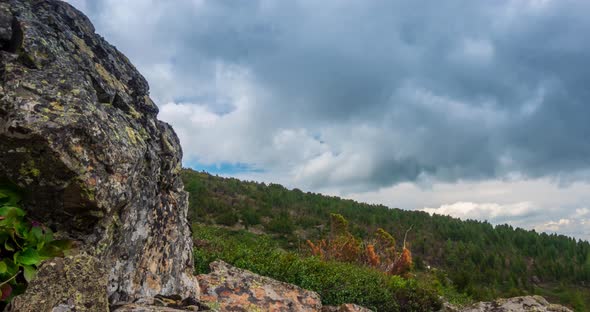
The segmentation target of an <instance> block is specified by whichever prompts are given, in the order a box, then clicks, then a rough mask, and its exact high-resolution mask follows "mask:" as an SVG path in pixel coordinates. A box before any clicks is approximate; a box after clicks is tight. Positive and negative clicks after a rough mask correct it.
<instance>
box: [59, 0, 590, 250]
mask: <svg viewBox="0 0 590 312" xmlns="http://www.w3.org/2000/svg"><path fill="white" fill-rule="evenodd" d="M70 2H71V3H72V4H73V5H74V6H76V7H77V8H78V9H80V10H81V11H83V12H84V13H86V14H87V15H88V16H89V17H90V19H91V20H92V21H93V23H94V24H95V26H96V29H97V32H98V33H100V34H101V35H103V36H104V37H105V38H106V39H107V40H109V41H110V42H111V43H112V44H114V45H115V46H117V48H119V49H120V50H121V51H122V52H124V53H125V54H126V55H127V56H128V57H129V58H130V59H131V61H132V62H134V63H135V64H136V66H137V67H138V68H139V70H140V71H141V72H142V73H143V74H144V75H145V76H146V78H147V79H148V81H149V82H150V85H151V95H152V98H153V99H154V100H155V101H156V102H157V103H158V105H159V107H160V115H159V117H160V118H161V119H163V120H165V121H168V122H169V123H171V124H172V125H173V126H174V128H175V129H176V132H177V133H178V135H179V137H180V139H181V142H182V146H183V149H184V153H185V154H184V155H185V156H184V164H185V166H187V167H192V168H195V169H199V170H200V169H205V170H207V171H209V172H212V173H218V174H220V175H230V176H236V177H240V178H245V179H250V180H258V181H266V182H271V181H272V182H277V183H282V184H284V185H286V186H289V187H298V188H301V189H303V190H309V191H315V192H323V193H329V194H334V195H340V196H343V197H347V198H353V199H357V200H361V201H366V202H371V203H382V204H385V205H388V206H392V207H400V208H404V209H422V210H426V211H428V212H431V213H441V214H450V215H453V216H456V217H461V218H476V219H482V220H483V219H486V220H489V221H491V222H493V223H504V222H506V223H510V224H513V225H516V226H521V227H525V228H529V229H531V228H535V229H537V230H542V231H556V232H558V233H564V234H568V235H572V236H575V237H578V238H584V239H590V86H589V83H590V41H589V40H587V35H588V34H589V33H590V19H589V18H588V12H590V1H583V0H553V1H552V0H490V1H472V0H461V1H460V0H446V1H427V0H414V1H393V0H387V1H374V0H367V1H352V0H322V1H317V0H301V1H299V0H291V1H279V0H249V1H230V0H211V1H209V0H192V1H191V0H177V1H164V0H158V1H156V0H153V1H148V0H126V1H122V0H101V1H97V0H71V1H70Z"/></svg>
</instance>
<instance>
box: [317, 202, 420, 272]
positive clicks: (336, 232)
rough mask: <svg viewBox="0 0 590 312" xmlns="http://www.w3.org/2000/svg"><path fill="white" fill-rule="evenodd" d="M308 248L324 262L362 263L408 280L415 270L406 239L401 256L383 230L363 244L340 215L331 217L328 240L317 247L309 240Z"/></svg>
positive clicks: (319, 243) (390, 237)
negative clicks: (405, 277)
mask: <svg viewBox="0 0 590 312" xmlns="http://www.w3.org/2000/svg"><path fill="white" fill-rule="evenodd" d="M410 229H411V227H410ZM408 231H409V230H408ZM406 234H407V232H406ZM307 246H308V248H309V250H310V253H311V254H312V255H314V256H317V257H320V259H322V260H333V261H341V262H349V263H360V264H364V265H367V266H370V267H374V268H376V269H379V270H381V271H383V272H386V273H388V274H394V275H401V276H408V274H409V272H410V271H411V269H412V253H411V252H410V250H409V249H408V248H406V246H405V238H404V247H403V249H402V252H401V253H399V252H396V248H395V239H394V238H393V236H392V235H391V234H389V233H387V232H386V231H385V230H383V229H381V228H379V229H377V231H376V232H375V236H374V239H373V240H372V241H371V242H364V243H362V242H361V240H360V239H357V238H355V237H354V235H352V234H351V233H350V232H349V230H348V221H347V220H346V219H345V218H344V217H343V216H342V215H339V214H332V215H331V216H330V234H329V238H328V239H327V240H320V241H318V242H317V243H313V242H312V241H310V240H307ZM363 246H364V247H363Z"/></svg>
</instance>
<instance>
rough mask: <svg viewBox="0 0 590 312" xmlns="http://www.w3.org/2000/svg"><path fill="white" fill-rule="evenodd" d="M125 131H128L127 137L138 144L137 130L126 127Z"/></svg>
mask: <svg viewBox="0 0 590 312" xmlns="http://www.w3.org/2000/svg"><path fill="white" fill-rule="evenodd" d="M125 131H127V136H128V137H129V139H130V140H131V142H132V143H133V144H137V136H136V135H135V130H133V128H131V127H125Z"/></svg>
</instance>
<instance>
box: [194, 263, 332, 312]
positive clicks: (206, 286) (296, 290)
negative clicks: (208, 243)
mask: <svg viewBox="0 0 590 312" xmlns="http://www.w3.org/2000/svg"><path fill="white" fill-rule="evenodd" d="M210 267H211V273H209V274H203V275H199V276H198V278H199V283H200V285H201V302H203V303H204V304H206V305H207V306H209V307H210V308H211V309H213V310H214V311H275V312H280V311H285V312H286V311H302V312H305V311H321V309H322V302H321V300H320V297H319V295H318V294H317V293H315V292H313V291H309V290H305V289H302V288H300V287H297V286H295V285H292V284H287V283H283V282H279V281H276V280H274V279H271V278H268V277H264V276H260V275H257V274H254V273H252V272H250V271H247V270H242V269H238V268H235V267H233V266H230V265H229V264H227V263H225V262H223V261H215V262H213V263H211V264H210Z"/></svg>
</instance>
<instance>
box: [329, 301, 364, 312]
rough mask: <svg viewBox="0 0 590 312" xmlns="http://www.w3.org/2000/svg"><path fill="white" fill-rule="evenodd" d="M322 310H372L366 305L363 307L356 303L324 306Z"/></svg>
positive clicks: (359, 311)
mask: <svg viewBox="0 0 590 312" xmlns="http://www.w3.org/2000/svg"><path fill="white" fill-rule="evenodd" d="M322 312H372V310H371V309H367V308H365V307H361V306H359V305H356V304H352V303H346V304H342V305H339V306H337V307H335V306H324V307H322Z"/></svg>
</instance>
